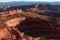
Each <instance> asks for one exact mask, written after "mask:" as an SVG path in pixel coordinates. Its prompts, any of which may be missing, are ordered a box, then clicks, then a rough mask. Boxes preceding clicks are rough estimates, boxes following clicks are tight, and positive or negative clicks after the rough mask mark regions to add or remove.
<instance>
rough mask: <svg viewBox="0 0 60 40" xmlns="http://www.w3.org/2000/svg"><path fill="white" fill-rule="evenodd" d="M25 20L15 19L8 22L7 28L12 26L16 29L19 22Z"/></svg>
mask: <svg viewBox="0 0 60 40" xmlns="http://www.w3.org/2000/svg"><path fill="white" fill-rule="evenodd" d="M23 20H25V18H14V19H11V20H8V21H7V22H6V24H7V26H12V27H15V26H16V25H18V24H19V22H21V21H23Z"/></svg>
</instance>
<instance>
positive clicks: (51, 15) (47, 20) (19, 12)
mask: <svg viewBox="0 0 60 40" xmlns="http://www.w3.org/2000/svg"><path fill="white" fill-rule="evenodd" d="M56 7H58V5H49V4H46V5H45V4H44V5H43V4H35V5H22V6H14V7H9V8H6V10H5V11H2V12H0V40H59V38H60V15H59V14H60V12H59V11H60V10H58V9H57V8H56ZM47 8H48V9H47ZM56 14H57V15H56Z"/></svg>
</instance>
